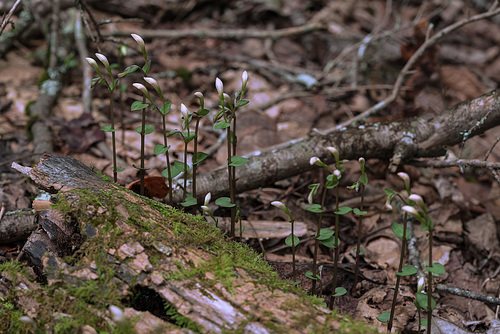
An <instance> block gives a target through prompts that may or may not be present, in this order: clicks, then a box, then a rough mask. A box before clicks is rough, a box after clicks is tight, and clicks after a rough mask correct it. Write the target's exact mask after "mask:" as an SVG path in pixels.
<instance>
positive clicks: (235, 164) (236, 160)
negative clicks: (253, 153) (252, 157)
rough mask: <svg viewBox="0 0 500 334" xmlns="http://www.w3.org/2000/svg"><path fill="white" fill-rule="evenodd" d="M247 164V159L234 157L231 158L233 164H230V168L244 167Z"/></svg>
mask: <svg viewBox="0 0 500 334" xmlns="http://www.w3.org/2000/svg"><path fill="white" fill-rule="evenodd" d="M247 162H248V159H247V158H243V157H239V156H237V155H233V156H232V157H231V163H230V164H229V166H233V167H239V166H243V165H244V164H246V163H247Z"/></svg>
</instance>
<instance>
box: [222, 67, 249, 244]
mask: <svg viewBox="0 0 500 334" xmlns="http://www.w3.org/2000/svg"><path fill="white" fill-rule="evenodd" d="M247 82H248V73H247V72H246V71H244V72H243V74H242V76H241V92H236V93H235V98H234V101H231V98H230V96H229V95H228V94H226V93H224V84H223V83H222V81H221V80H220V79H219V78H216V79H215V88H216V89H217V93H218V95H219V102H220V105H219V107H220V108H219V112H217V114H216V115H215V117H214V123H215V124H214V129H226V135H227V139H226V140H227V173H228V181H229V199H230V200H229V202H228V203H226V201H225V200H224V201H223V202H222V203H224V204H226V205H225V207H228V208H230V209H231V230H230V233H229V235H230V236H231V237H234V236H235V226H236V221H237V220H238V219H237V218H238V217H239V211H240V210H239V207H238V206H236V205H235V203H236V167H239V166H242V165H244V164H245V163H247V162H248V159H247V158H243V157H239V156H237V155H236V146H237V138H236V110H237V109H238V108H240V107H243V106H244V105H246V104H248V101H247V100H244V99H243V96H244V95H245V91H246V87H247ZM216 203H217V201H216ZM221 206H224V205H221ZM241 232H242V231H241V228H240V233H241Z"/></svg>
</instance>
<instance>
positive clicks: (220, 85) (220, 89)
mask: <svg viewBox="0 0 500 334" xmlns="http://www.w3.org/2000/svg"><path fill="white" fill-rule="evenodd" d="M215 89H217V93H218V94H219V99H222V97H223V94H224V92H223V89H224V84H223V83H222V81H221V79H219V78H215Z"/></svg>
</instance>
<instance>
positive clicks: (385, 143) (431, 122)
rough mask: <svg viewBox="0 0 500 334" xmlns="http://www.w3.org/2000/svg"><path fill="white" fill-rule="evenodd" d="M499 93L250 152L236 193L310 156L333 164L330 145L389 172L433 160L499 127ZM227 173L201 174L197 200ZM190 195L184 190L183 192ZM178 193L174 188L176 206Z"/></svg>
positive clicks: (290, 171) (217, 192)
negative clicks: (383, 164)
mask: <svg viewBox="0 0 500 334" xmlns="http://www.w3.org/2000/svg"><path fill="white" fill-rule="evenodd" d="M498 93H499V91H492V92H489V93H487V94H485V95H482V96H480V97H478V98H476V99H473V100H469V101H465V102H462V103H459V104H457V105H455V106H453V107H451V108H448V109H447V110H444V111H443V112H441V113H440V114H432V115H430V114H428V115H425V116H423V117H416V118H412V119H409V120H405V121H402V122H394V123H388V124H379V123H377V124H370V125H363V126H358V127H355V126H354V127H346V128H341V129H337V130H334V131H329V132H328V133H327V134H321V133H317V134H313V135H312V136H309V137H304V138H300V139H297V140H293V141H290V142H287V143H284V144H281V145H278V146H275V147H272V148H270V149H267V150H265V151H262V152H261V151H258V152H253V153H252V154H250V155H249V156H248V158H249V159H250V160H249V162H248V163H247V164H245V165H243V166H241V167H238V168H237V169H236V172H237V175H238V178H239V179H238V181H237V184H236V188H237V189H236V190H237V192H239V193H241V192H244V191H247V190H251V189H257V188H259V187H263V186H267V185H270V184H273V183H274V182H276V181H279V180H283V179H286V178H288V177H292V176H294V175H297V174H300V173H303V172H306V171H309V170H311V169H313V168H314V166H311V165H310V164H309V160H310V158H311V157H313V156H316V157H319V158H320V159H321V160H322V161H324V162H325V163H328V164H331V163H333V162H334V160H333V157H332V156H331V154H330V153H328V151H327V150H326V148H327V147H329V146H332V147H335V148H337V149H338V150H339V152H340V156H341V159H349V160H353V159H358V158H360V157H364V158H365V159H371V158H377V159H382V160H389V159H390V160H391V161H392V164H393V166H392V168H393V169H394V168H395V167H397V165H399V163H400V162H401V161H404V160H405V159H411V158H418V157H438V156H442V155H444V154H445V153H446V147H450V146H453V145H456V144H459V143H462V142H463V141H465V140H467V139H469V138H471V137H473V136H477V135H480V134H482V133H484V132H485V131H486V130H488V129H491V128H493V127H495V126H498V125H500V97H499V96H498ZM227 179H228V178H227V168H226V167H221V168H220V169H217V170H215V171H213V172H210V173H207V174H204V175H200V176H199V177H198V179H197V193H198V194H199V197H200V198H202V197H203V196H205V194H207V193H208V192H211V193H212V196H213V197H215V198H217V197H219V196H224V195H226V194H227V193H228V192H229V190H228V184H227V182H224V181H225V180H227ZM188 191H189V189H188ZM181 195H182V194H181V192H180V191H179V190H177V189H174V197H175V198H176V199H177V201H180V198H181Z"/></svg>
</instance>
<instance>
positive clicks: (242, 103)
mask: <svg viewBox="0 0 500 334" xmlns="http://www.w3.org/2000/svg"><path fill="white" fill-rule="evenodd" d="M247 104H248V101H247V100H240V101H238V102H236V107H243V106H244V105H247Z"/></svg>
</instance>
